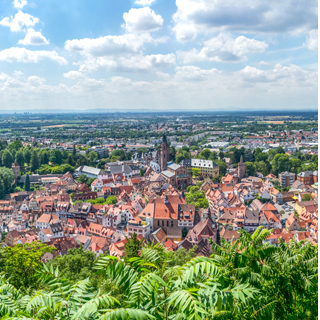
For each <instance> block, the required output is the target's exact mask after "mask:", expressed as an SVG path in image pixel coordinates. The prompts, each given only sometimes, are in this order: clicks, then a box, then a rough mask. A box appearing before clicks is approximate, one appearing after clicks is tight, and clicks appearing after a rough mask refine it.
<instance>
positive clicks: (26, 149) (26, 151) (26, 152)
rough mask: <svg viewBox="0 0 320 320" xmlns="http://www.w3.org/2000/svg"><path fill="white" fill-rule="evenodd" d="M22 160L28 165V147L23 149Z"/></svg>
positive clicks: (29, 155)
mask: <svg viewBox="0 0 320 320" xmlns="http://www.w3.org/2000/svg"><path fill="white" fill-rule="evenodd" d="M23 157H24V161H25V162H26V163H27V164H28V165H29V164H30V161H31V151H30V150H29V149H28V148H24V150H23Z"/></svg>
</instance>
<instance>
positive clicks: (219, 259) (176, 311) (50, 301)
mask: <svg viewBox="0 0 320 320" xmlns="http://www.w3.org/2000/svg"><path fill="white" fill-rule="evenodd" d="M269 234H270V231H268V230H263V229H261V228H259V229H257V231H256V232H255V233H253V234H252V235H249V234H248V233H246V232H245V231H242V232H241V237H240V240H238V241H236V242H234V243H226V242H223V243H222V246H221V247H220V246H217V245H215V244H214V245H213V249H214V254H213V255H212V257H211V258H207V257H195V258H193V259H191V260H190V261H188V262H187V263H185V264H184V265H183V266H174V267H171V266H169V265H170V261H168V258H169V255H167V253H166V251H165V249H164V248H163V247H162V246H161V245H155V246H154V245H145V246H144V247H143V249H142V251H141V253H140V255H139V257H134V258H131V259H129V260H128V261H127V262H124V261H122V260H120V261H119V260H118V259H117V258H115V257H111V256H105V257H101V258H100V259H99V260H98V261H97V262H96V264H95V269H96V273H97V276H98V277H99V278H100V279H101V280H102V281H110V282H111V283H113V284H114V286H115V287H116V288H118V289H121V292H122V297H121V299H119V298H118V296H117V297H115V296H114V292H113V290H112V289H111V290H110V291H104V290H99V289H96V288H95V287H93V286H92V283H91V282H90V280H89V279H84V280H81V281H78V282H76V283H74V282H71V281H70V280H68V279H64V278H62V277H60V275H59V270H58V268H55V267H54V266H53V264H51V265H50V266H48V265H43V266H42V267H41V268H39V270H38V271H37V273H36V276H35V280H36V281H38V282H40V283H41V284H42V285H43V286H44V288H45V289H42V290H37V291H34V292H32V294H30V295H22V294H21V292H20V291H19V290H18V289H16V288H14V287H13V286H12V285H11V284H9V282H8V279H6V278H5V277H2V278H1V280H0V281H1V283H0V317H1V319H87V320H89V319H90V320H95V319H117V320H119V319H141V320H143V319H146V320H147V319H159V320H160V319H175V320H178V319H190V320H191V319H199V320H200V319H207V320H209V319H265V320H267V319H277V320H278V319H317V314H318V311H317V295H318V288H317V272H318V267H317V250H318V249H317V247H314V246H312V245H311V244H309V243H290V244H286V243H282V244H280V246H279V247H278V248H276V247H271V246H269V245H267V244H263V240H265V238H266V237H267V236H268V235H269Z"/></svg>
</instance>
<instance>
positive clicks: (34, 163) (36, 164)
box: [30, 150, 40, 172]
mask: <svg viewBox="0 0 320 320" xmlns="http://www.w3.org/2000/svg"><path fill="white" fill-rule="evenodd" d="M39 168H40V161H39V156H38V153H37V152H36V151H35V150H33V152H32V155H31V161H30V169H31V172H36V170H37V169H39Z"/></svg>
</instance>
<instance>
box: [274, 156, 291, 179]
mask: <svg viewBox="0 0 320 320" xmlns="http://www.w3.org/2000/svg"><path fill="white" fill-rule="evenodd" d="M289 170H290V160H289V156H288V155H287V154H276V155H275V156H274V158H273V160H272V172H273V173H274V174H275V175H278V174H279V173H281V172H284V171H289Z"/></svg>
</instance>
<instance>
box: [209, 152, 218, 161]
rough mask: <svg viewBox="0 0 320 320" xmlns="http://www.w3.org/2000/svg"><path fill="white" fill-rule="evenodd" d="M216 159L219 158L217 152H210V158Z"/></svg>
mask: <svg viewBox="0 0 320 320" xmlns="http://www.w3.org/2000/svg"><path fill="white" fill-rule="evenodd" d="M216 159H218V156H217V153H216V152H215V151H212V152H211V153H210V156H209V158H208V160H213V161H215V160H216Z"/></svg>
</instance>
